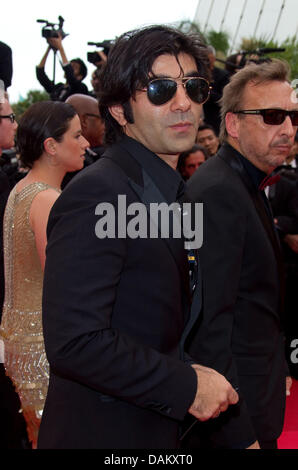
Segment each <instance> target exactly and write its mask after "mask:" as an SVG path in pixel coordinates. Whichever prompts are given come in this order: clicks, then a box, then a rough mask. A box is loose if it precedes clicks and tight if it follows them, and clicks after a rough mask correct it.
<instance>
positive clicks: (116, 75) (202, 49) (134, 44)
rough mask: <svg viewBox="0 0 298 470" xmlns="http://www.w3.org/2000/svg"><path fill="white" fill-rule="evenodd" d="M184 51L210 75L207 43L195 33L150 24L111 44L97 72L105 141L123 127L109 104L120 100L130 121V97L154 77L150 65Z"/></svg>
mask: <svg viewBox="0 0 298 470" xmlns="http://www.w3.org/2000/svg"><path fill="white" fill-rule="evenodd" d="M180 53H185V54H188V55H190V56H191V57H193V58H194V60H195V62H196V64H197V68H198V71H199V73H200V75H201V76H202V77H204V78H207V79H209V77H210V71H209V61H208V54H207V48H206V46H205V45H204V44H203V43H202V42H201V39H200V37H199V36H198V35H187V34H184V33H182V32H181V31H179V30H177V29H174V28H170V27H167V26H162V25H157V26H149V27H145V28H142V29H139V30H134V31H130V32H128V33H125V34H123V35H122V36H120V37H119V38H118V39H117V41H116V42H115V44H114V45H113V46H112V48H111V50H110V52H109V55H108V60H107V63H106V64H105V65H104V66H103V68H102V70H101V73H100V93H99V103H100V105H99V110H100V114H101V116H102V117H103V119H104V120H105V128H106V136H105V140H106V143H107V144H111V143H114V142H115V141H117V140H118V139H119V138H120V137H121V136H122V135H123V129H122V127H121V126H120V125H119V123H118V122H117V121H116V120H115V119H114V118H113V117H112V116H111V114H110V112H109V109H108V108H109V106H112V105H117V104H121V105H122V106H123V108H124V113H125V118H126V119H127V121H128V122H130V123H133V116H132V111H131V107H130V103H129V100H130V98H131V97H133V96H134V95H135V92H136V90H137V89H139V88H143V87H145V86H146V85H147V84H148V81H149V79H151V78H154V74H153V72H152V66H153V63H154V61H155V60H156V59H157V58H158V57H159V56H161V55H163V54H169V55H172V56H174V57H176V59H177V60H178V55H179V54H180Z"/></svg>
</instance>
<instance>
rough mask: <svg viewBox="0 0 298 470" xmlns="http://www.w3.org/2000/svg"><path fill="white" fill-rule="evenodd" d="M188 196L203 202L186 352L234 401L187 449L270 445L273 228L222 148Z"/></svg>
mask: <svg viewBox="0 0 298 470" xmlns="http://www.w3.org/2000/svg"><path fill="white" fill-rule="evenodd" d="M188 195H189V197H190V198H191V199H192V200H194V201H201V202H203V203H204V242H203V246H202V248H201V249H200V250H199V255H200V260H201V268H202V278H203V311H202V315H201V316H200V318H199V321H198V323H197V326H196V329H194V330H193V334H192V337H191V339H190V341H189V344H188V350H189V352H190V353H191V355H192V356H193V358H194V359H195V360H196V361H197V362H199V363H201V364H203V365H206V366H209V367H213V368H215V369H216V370H218V371H219V372H220V373H222V374H223V375H225V376H226V377H227V379H228V380H229V381H230V382H231V383H232V385H233V386H234V387H237V388H238V389H239V394H240V401H239V404H237V405H235V406H233V407H230V408H229V409H228V411H227V412H225V413H222V415H221V416H220V418H217V419H216V420H213V421H210V422H209V423H198V425H196V426H194V427H193V431H192V433H189V436H188V442H186V445H189V446H195V445H196V443H197V444H198V443H199V441H200V437H202V436H204V437H205V438H206V436H207V437H208V439H209V444H210V446H215V447H223V448H243V447H247V446H248V445H250V444H252V443H253V442H254V441H255V440H256V439H258V440H261V441H271V440H274V439H276V438H277V437H278V436H279V435H280V433H281V431H282V426H283V417H284V406H285V358H284V341H283V332H282V297H283V288H282V286H283V265H282V257H281V252H280V247H279V242H278V237H277V235H276V233H275V230H274V228H273V221H272V220H271V219H270V218H269V216H268V213H267V211H266V208H265V205H264V203H263V200H262V198H261V196H260V194H259V192H258V191H257V189H256V188H255V187H254V185H253V184H252V181H251V180H250V177H249V175H248V173H247V172H246V170H245V168H244V166H243V163H242V161H241V159H240V158H239V156H238V152H237V151H236V150H234V149H233V148H232V147H231V146H229V145H228V144H224V145H223V146H222V148H221V149H220V151H219V153H218V154H217V155H216V156H214V157H212V158H211V159H209V160H208V161H207V162H206V163H204V165H202V166H201V167H200V169H199V170H198V171H197V172H196V173H195V174H194V175H193V177H192V178H191V179H190V180H189V188H188ZM198 445H199V444H198Z"/></svg>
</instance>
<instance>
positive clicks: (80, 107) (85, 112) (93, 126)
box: [66, 94, 104, 148]
mask: <svg viewBox="0 0 298 470" xmlns="http://www.w3.org/2000/svg"><path fill="white" fill-rule="evenodd" d="M66 103H68V104H70V105H71V106H73V107H74V109H75V110H76V112H77V113H78V115H79V118H80V121H81V126H82V134H83V136H84V137H85V139H87V140H88V142H89V143H90V147H91V148H92V147H100V146H101V145H103V138H104V122H103V120H102V119H101V116H100V114H99V109H98V101H97V100H96V99H95V98H93V97H92V96H88V95H80V94H75V95H71V96H70V97H69V98H67V100H66Z"/></svg>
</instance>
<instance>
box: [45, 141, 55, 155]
mask: <svg viewBox="0 0 298 470" xmlns="http://www.w3.org/2000/svg"><path fill="white" fill-rule="evenodd" d="M56 143H57V142H56V140H55V139H54V138H53V137H48V138H47V139H46V140H45V141H44V143H43V147H44V149H45V152H46V153H47V154H48V155H51V156H53V155H56Z"/></svg>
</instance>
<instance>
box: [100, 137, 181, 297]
mask: <svg viewBox="0 0 298 470" xmlns="http://www.w3.org/2000/svg"><path fill="white" fill-rule="evenodd" d="M103 157H106V158H110V159H112V160H113V161H114V162H115V163H117V165H119V166H120V167H121V168H122V170H123V171H124V173H125V174H126V176H127V177H128V184H129V185H130V187H131V188H132V190H133V191H134V192H135V193H136V195H137V197H138V198H139V199H140V201H141V202H142V203H143V204H144V205H145V206H146V208H147V211H148V214H149V217H150V204H151V203H157V204H161V203H166V200H165V198H164V196H163V195H162V193H161V192H160V191H159V189H158V187H157V186H156V184H155V183H154V182H153V180H152V178H151V177H150V176H149V175H148V173H147V172H146V171H145V170H144V168H141V166H140V165H139V164H138V162H137V161H136V160H135V159H134V158H133V156H131V155H130V153H129V152H128V151H127V150H126V149H124V148H123V147H122V146H121V147H119V148H117V147H115V146H113V147H110V148H109V149H107V150H106V151H105V153H104V155H103ZM153 223H154V222H153ZM159 234H160V230H159ZM162 240H163V241H164V243H165V244H166V246H167V248H168V249H169V250H170V253H171V255H172V256H173V258H174V260H175V263H176V264H177V267H178V269H179V271H180V274H181V279H182V283H183V287H184V289H183V290H184V291H186V292H187V293H189V275H188V262H187V256H186V252H185V249H184V240H183V238H173V237H171V236H170V237H169V238H162Z"/></svg>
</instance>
